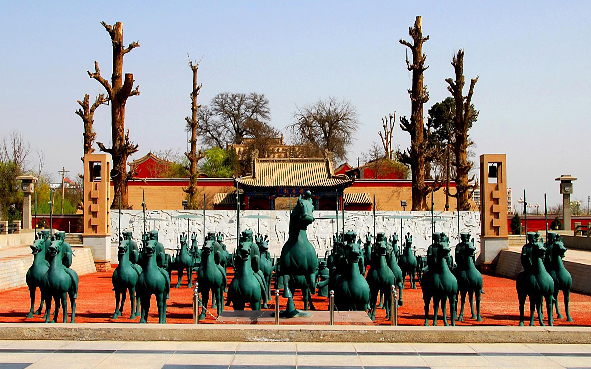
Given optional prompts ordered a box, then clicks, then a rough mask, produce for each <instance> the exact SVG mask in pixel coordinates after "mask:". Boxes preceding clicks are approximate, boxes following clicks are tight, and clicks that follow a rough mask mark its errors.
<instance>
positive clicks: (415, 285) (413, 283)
mask: <svg viewBox="0 0 591 369" xmlns="http://www.w3.org/2000/svg"><path fill="white" fill-rule="evenodd" d="M409 275H410V287H411V288H412V289H413V290H416V289H417V283H416V282H415V271H414V270H412V271H411V272H410V273H409Z"/></svg>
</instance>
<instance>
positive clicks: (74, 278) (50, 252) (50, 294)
mask: <svg viewBox="0 0 591 369" xmlns="http://www.w3.org/2000/svg"><path fill="white" fill-rule="evenodd" d="M64 243H65V242H63V240H62V239H60V238H58V239H56V240H54V241H51V243H50V245H49V247H48V248H47V254H46V257H47V259H48V260H49V269H48V270H47V272H46V273H45V275H44V276H43V283H42V288H41V295H42V296H43V297H44V299H45V305H46V307H45V323H49V320H50V317H49V316H50V311H51V299H52V298H53V300H54V302H55V312H54V316H53V320H52V322H53V323H56V322H57V317H58V314H59V309H60V305H61V306H62V308H63V322H64V323H66V322H67V321H68V300H67V298H68V297H69V298H70V305H71V311H72V316H71V318H70V322H71V323H75V322H76V297H77V296H78V274H76V272H75V271H74V270H72V269H70V268H67V267H66V266H64V264H63V260H64V258H66V260H67V256H65V255H64V254H63V249H62V248H63V246H64ZM70 257H71V256H70Z"/></svg>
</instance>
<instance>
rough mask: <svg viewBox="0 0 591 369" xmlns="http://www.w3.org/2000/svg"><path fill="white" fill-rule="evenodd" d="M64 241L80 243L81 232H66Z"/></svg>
mask: <svg viewBox="0 0 591 369" xmlns="http://www.w3.org/2000/svg"><path fill="white" fill-rule="evenodd" d="M66 242H67V243H69V244H70V245H82V244H83V242H82V233H66Z"/></svg>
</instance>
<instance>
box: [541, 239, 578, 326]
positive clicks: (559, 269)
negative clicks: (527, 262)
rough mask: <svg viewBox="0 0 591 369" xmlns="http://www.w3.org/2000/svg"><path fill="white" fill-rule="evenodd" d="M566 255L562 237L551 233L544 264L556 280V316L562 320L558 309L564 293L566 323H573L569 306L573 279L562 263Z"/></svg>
mask: <svg viewBox="0 0 591 369" xmlns="http://www.w3.org/2000/svg"><path fill="white" fill-rule="evenodd" d="M565 253H566V247H564V243H563V242H562V237H560V235H558V234H557V233H553V232H549V233H548V243H547V246H546V259H545V260H544V264H545V266H546V270H547V271H548V273H550V276H552V279H553V280H554V303H555V304H556V315H557V318H558V319H562V314H560V310H559V309H558V292H560V291H562V294H563V295H564V312H565V314H566V321H567V322H572V321H573V318H572V317H571V316H570V310H569V307H568V305H569V300H570V288H571V287H572V285H573V279H572V277H571V275H570V273H569V272H568V270H566V268H565V267H564V264H563V263H562V258H564V254H565Z"/></svg>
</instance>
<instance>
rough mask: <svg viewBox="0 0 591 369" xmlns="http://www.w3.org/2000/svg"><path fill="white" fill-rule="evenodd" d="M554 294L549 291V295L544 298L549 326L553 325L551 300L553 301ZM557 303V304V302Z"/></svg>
mask: <svg viewBox="0 0 591 369" xmlns="http://www.w3.org/2000/svg"><path fill="white" fill-rule="evenodd" d="M553 295H554V294H553V293H551V294H549V295H546V297H545V299H546V311H547V312H548V325H549V326H553V325H554V314H552V302H553V301H554V300H553V299H554V296H553ZM557 305H558V304H557Z"/></svg>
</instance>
